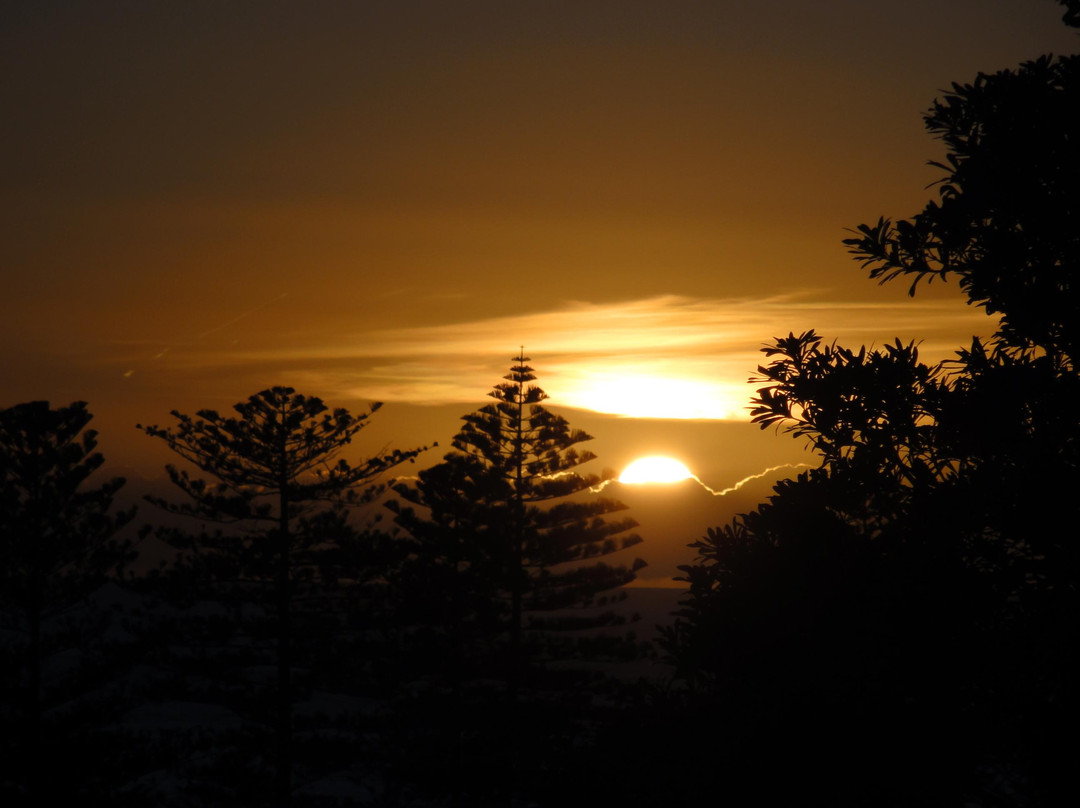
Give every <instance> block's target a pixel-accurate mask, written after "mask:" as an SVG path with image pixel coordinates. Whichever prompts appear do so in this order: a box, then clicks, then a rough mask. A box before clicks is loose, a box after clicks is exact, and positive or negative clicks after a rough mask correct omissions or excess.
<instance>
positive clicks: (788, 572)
mask: <svg viewBox="0 0 1080 808" xmlns="http://www.w3.org/2000/svg"><path fill="white" fill-rule="evenodd" d="M1070 8H1072V6H1070ZM1067 19H1068V17H1067ZM1078 108H1080V58H1078V57H1075V56H1072V57H1064V58H1058V59H1053V58H1051V57H1043V58H1040V59H1038V60H1036V61H1034V62H1029V63H1026V64H1024V65H1022V66H1021V67H1020V68H1018V69H1016V70H1011V71H1001V72H999V73H996V74H994V75H980V76H979V77H978V78H977V79H976V80H975V81H974V82H973V83H971V84H965V85H960V84H955V85H953V89H952V91H951V92H950V93H949V94H947V95H946V96H945V97H944V98H943V99H941V100H939V101H937V102H936V103H935V105H934V107H933V108H932V109H931V111H930V113H929V114H928V116H927V117H926V123H927V127H928V129H929V130H930V131H931V132H932V133H934V134H935V135H937V136H938V137H940V138H941V139H942V140H943V142H944V143H945V145H946V147H947V148H948V153H947V155H946V158H945V160H944V161H943V162H941V163H938V164H937V165H938V166H939V167H940V168H941V169H942V170H943V172H944V174H945V176H944V177H943V178H942V180H941V182H940V184H939V197H938V199H937V200H935V201H932V202H930V203H929V204H928V205H927V206H926V208H925V209H924V210H923V211H922V212H921V213H919V214H917V215H916V216H915V217H913V218H912V219H910V220H902V221H899V222H896V223H893V222H891V221H889V220H887V219H880V220H879V221H878V222H877V224H875V225H863V226H860V227H859V228H858V230H857V234H856V236H855V237H854V238H851V239H848V240H847V242H846V243H847V244H848V245H849V247H850V248H851V251H852V253H853V254H854V255H855V256H856V258H858V259H859V260H860V261H861V262H862V263H863V265H864V266H865V267H866V268H867V269H869V270H870V275H871V277H873V278H876V279H879V280H880V281H882V282H885V281H888V280H893V279H897V278H910V279H911V281H912V283H911V292H912V293H914V291H915V289H916V288H917V286H918V283H919V282H920V281H922V280H926V281H929V280H932V279H933V278H949V277H956V278H958V279H959V282H960V288H961V289H962V291H963V292H964V293H965V295H966V296H967V298H968V301H969V302H970V303H972V304H975V305H980V306H983V307H984V308H986V310H987V312H988V313H990V314H995V315H1000V318H1001V319H1000V326H998V327H997V328H996V330H995V333H994V334H993V336H992V337H991V338H990V339H989V340H987V341H983V340H980V339H975V340H974V341H973V343H972V345H971V347H970V348H968V349H965V350H961V351H960V352H958V354H957V358H956V359H955V360H953V361H950V362H946V363H942V364H939V365H926V364H925V363H922V362H920V361H919V359H918V354H917V351H916V349H915V347H914V345H912V344H908V345H905V344H902V343H900V342H897V343H895V344H894V345H887V346H885V347H884V348H882V349H879V350H867V349H865V348H862V349H859V350H857V351H856V350H851V349H847V348H842V347H839V346H836V345H826V344H824V343H823V342H822V340H821V338H820V337H819V336H818V335H817V334H815V333H814V332H812V331H811V332H807V333H804V334H801V335H798V336H796V335H794V334H792V335H789V336H788V337H786V338H778V339H776V340H775V341H774V343H773V344H772V345H771V346H769V347H767V348H766V349H764V350H765V353H766V355H767V356H769V357H770V358H771V359H772V361H771V362H770V363H769V364H767V365H764V366H762V367H760V368H759V369H758V374H759V375H758V376H757V377H756V378H755V379H753V380H752V381H758V382H761V383H763V384H764V386H762V387H761V388H760V389H759V390H758V395H757V397H756V398H755V399H754V401H753V403H754V409H753V417H754V420H755V421H756V422H757V423H759V424H760V425H761V426H762V428H767V427H770V426H775V427H778V428H781V429H783V430H785V431H787V432H790V433H792V434H793V435H795V436H797V437H804V438H806V439H808V440H809V442H810V445H811V446H812V447H813V448H814V450H815V451H816V452H817V453H818V455H819V456H820V459H821V465H820V467H819V468H817V469H814V470H812V471H809V472H806V473H804V474H800V475H799V476H798V478H796V479H794V480H785V481H782V482H780V483H778V484H777V486H776V487H775V491H774V495H773V496H772V497H771V498H770V500H769V502H767V503H765V504H762V505H760V506H758V507H757V508H756V509H754V510H753V511H751V512H750V513H747V514H744V515H742V516H740V517H738V518H736V519H735V521H734V522H732V523H731V524H729V525H726V526H724V527H721V528H718V529H715V530H709V531H708V534H707V535H706V536H705V537H704V538H703V539H702V540H701V541H699V542H698V543H697V544H696V545H694V546H695V547H696V548H697V550H698V553H699V555H698V559H697V561H696V562H695V563H694V564H693V565H690V566H688V567H684V568H683V572H684V575H685V580H686V581H687V582H688V583H689V585H690V589H689V592H688V593H687V597H686V598H685V600H684V601H683V604H682V609H681V611H680V613H679V620H678V621H677V622H676V624H675V626H674V627H672V628H671V629H670V630H669V631H668V632H667V633H666V635H665V638H664V644H665V648H666V650H667V652H668V654H669V655H670V658H671V659H672V661H674V662H675V663H676V664H677V666H679V670H680V673H681V674H682V675H683V676H684V678H686V679H687V680H688V681H690V682H692V683H694V684H695V686H697V687H698V688H701V691H702V692H704V693H708V694H711V696H710V698H712V699H714V700H715V703H718V704H721V705H722V707H720V709H723V710H725V711H726V712H725V714H726V715H727V716H728V718H729V719H730V720H732V721H735V722H736V723H737V726H739V727H741V728H742V731H745V732H746V735H743V736H742V737H741V738H740V741H739V744H740V747H741V748H742V749H746V748H752V747H753V745H754V743H755V742H757V743H766V740H765V739H766V738H783V739H785V741H784V742H783V744H782V745H780V746H776V747H774V748H773V751H774V753H776V754H783V753H786V761H787V763H788V764H789V765H794V766H798V767H799V770H800V771H801V773H802V775H801V776H802V777H803V783H804V785H805V784H806V783H814V784H816V786H815V787H817V788H820V789H831V791H830V793H831V794H833V796H834V801H835V802H840V801H844V800H847V801H855V802H863V803H864V802H866V801H867V800H868V799H869V800H870V801H873V802H875V803H877V804H881V803H882V802H893V803H901V804H903V803H910V802H912V801H916V802H918V801H922V798H923V797H925V796H926V795H927V794H930V793H932V794H934V799H935V800H936V801H940V802H956V803H959V802H963V801H965V800H967V801H976V802H980V803H987V802H991V803H992V802H994V801H995V800H997V801H1003V800H1007V801H1009V802H1017V801H1018V802H1020V803H1022V804H1023V803H1027V804H1037V803H1039V804H1041V801H1044V800H1047V801H1048V803H1047V804H1049V802H1053V800H1054V795H1056V794H1058V793H1061V792H1060V789H1061V788H1062V787H1063V786H1064V781H1063V778H1064V777H1066V776H1068V775H1067V772H1068V771H1069V764H1068V753H1067V752H1066V751H1065V748H1064V747H1063V746H1061V745H1060V744H1056V743H1050V742H1048V741H1047V739H1048V738H1050V737H1055V735H1056V734H1057V733H1058V732H1059V731H1063V728H1064V727H1065V726H1066V725H1071V723H1072V722H1074V721H1075V719H1076V717H1077V714H1078V711H1077V703H1076V697H1075V681H1076V674H1077V670H1076V668H1075V665H1074V663H1072V662H1071V661H1070V660H1069V658H1068V657H1067V655H1066V654H1065V653H1064V652H1063V650H1062V649H1064V648H1066V647H1071V646H1073V645H1075V643H1076V640H1077V626H1078V625H1080V600H1078V598H1077V591H1078V586H1080V563H1078V562H1080V555H1078V553H1077V549H1076V542H1075V541H1074V540H1073V533H1075V531H1074V530H1072V528H1069V527H1066V526H1069V525H1075V524H1076V523H1077V520H1078V519H1080V510H1078V509H1077V507H1076V498H1075V491H1076V489H1077V486H1078V484H1080V429H1078V426H1077V423H1078V422H1077V419H1076V412H1075V403H1074V402H1075V401H1076V400H1077V396H1078V394H1080V373H1078V369H1077V366H1076V357H1077V349H1078V340H1077V334H1078V332H1077V323H1080V316H1078V315H1080V310H1078V309H1080V298H1078V297H1077V289H1076V284H1075V282H1074V278H1075V275H1076V273H1077V272H1078V271H1080V152H1078V151H1077V149H1076V143H1077V141H1078V139H1080V117H1078V116H1077V115H1076V109H1078ZM824 724H828V725H830V726H832V727H833V731H834V732H835V733H836V736H837V737H840V738H848V739H850V740H849V741H847V742H845V743H843V745H841V746H836V745H834V746H832V747H831V748H830V752H829V755H828V756H826V755H819V754H813V753H812V751H811V747H810V746H808V745H807V742H808V740H809V738H808V734H807V733H806V728H809V727H816V726H821V725H824ZM943 739H948V740H943ZM915 749H918V750H919V751H918V752H917V753H916V752H914V750H915ZM837 758H839V759H841V760H843V761H844V766H845V769H846V770H848V771H854V772H857V775H856V776H854V777H850V776H843V777H842V776H841V775H839V774H836V773H834V772H833V770H832V769H831V768H830V763H829V761H830V760H831V759H837ZM744 760H746V759H744ZM747 763H748V766H747V769H746V771H752V772H757V773H758V774H760V772H759V771H758V770H756V769H754V768H753V766H752V764H749V761H748V760H747ZM912 770H918V771H919V772H920V776H919V777H918V778H911V777H910V776H909V775H910V772H911V771H912ZM836 789H841V790H840V791H837V790H836ZM869 789H873V791H872V792H871V791H869ZM870 793H873V794H874V797H872V798H871V797H869V796H868V794H870Z"/></svg>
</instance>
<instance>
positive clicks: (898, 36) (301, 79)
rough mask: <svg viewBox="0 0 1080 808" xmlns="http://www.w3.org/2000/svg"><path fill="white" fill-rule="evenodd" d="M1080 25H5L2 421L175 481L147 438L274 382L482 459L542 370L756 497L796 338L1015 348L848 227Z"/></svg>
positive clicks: (941, 349)
mask: <svg viewBox="0 0 1080 808" xmlns="http://www.w3.org/2000/svg"><path fill="white" fill-rule="evenodd" d="M1060 14H1061V10H1060V8H1059V7H1058V6H1057V5H1056V4H1054V3H1053V2H1050V0H945V1H944V2H941V0H938V1H937V2H929V1H927V2H923V1H922V0H918V1H917V2H908V3H904V4H903V6H902V9H901V8H900V7H898V6H896V5H895V4H887V5H877V4H866V3H861V2H855V1H854V0H832V1H830V2H822V3H814V4H808V3H795V2H776V3H769V4H750V3H743V2H738V3H736V2H686V3H684V2H673V3H644V2H635V3H630V2H618V3H615V2H612V3H601V2H573V3H571V2H553V3H472V2H463V3H443V2H407V3H366V2H361V3H346V2H327V3H321V2H313V3H303V4H300V3H286V2H258V3H254V2H251V3H247V2H230V3H209V2H207V3H185V4H178V3H177V4H156V3H153V4H152V3H141V2H118V1H117V0H101V1H100V2H93V3H89V2H87V3H70V2H49V1H47V0H46V1H45V2H33V3H30V2H22V1H21V0H16V2H10V3H5V4H4V5H3V8H2V9H0V102H2V103H3V108H4V109H5V116H4V122H3V123H2V124H0V148H2V150H3V154H4V159H3V163H2V169H0V170H2V175H0V178H2V181H0V221H2V223H3V224H2V227H3V238H2V239H0V245H2V246H0V271H2V273H3V288H4V291H3V295H2V296H0V406H9V405H11V404H14V403H17V402H19V401H25V400H30V399H48V400H50V401H52V402H53V403H54V404H57V405H59V404H66V403H69V402H70V401H73V400H86V401H88V402H89V405H90V410H91V412H93V413H95V415H96V418H95V422H94V425H95V426H96V427H97V428H99V429H100V430H101V432H102V439H101V448H102V450H103V451H104V452H105V454H106V456H107V458H109V459H111V460H115V461H116V462H117V463H119V464H120V465H121V466H124V467H131V468H140V469H143V470H144V472H143V473H145V474H147V475H150V474H152V472H151V471H150V470H149V469H151V468H160V463H161V462H164V460H165V459H167V458H164V459H163V458H162V456H161V455H160V453H159V451H158V450H156V449H155V447H148V446H147V445H146V444H147V443H148V441H147V439H146V438H145V436H142V435H141V434H139V433H137V432H136V430H135V429H134V424H135V423H137V422H143V423H163V422H165V421H167V419H168V415H167V414H168V412H169V410H171V409H174V408H176V409H180V410H181V411H185V412H193V411H194V410H196V409H199V408H203V407H213V408H218V409H225V408H227V407H228V406H229V405H230V404H232V403H234V402H236V401H240V400H242V399H245V398H246V397H247V396H248V395H250V394H252V393H254V392H256V391H257V390H260V389H263V388H265V387H267V386H269V385H272V384H287V385H290V386H293V387H296V388H297V389H298V390H300V391H301V392H304V393H306V394H310V395H319V396H322V397H324V398H325V399H326V400H327V402H328V403H330V404H332V405H335V406H348V407H352V408H359V407H360V406H361V404H362V402H365V401H371V400H382V401H385V402H386V404H387V406H386V407H385V408H384V410H383V411H381V412H380V413H379V414H378V416H376V418H377V419H381V420H383V421H384V422H385V429H380V430H373V438H372V439H373V440H375V441H382V442H391V443H393V444H394V445H397V446H400V447H403V448H404V447H408V446H415V445H419V444H425V443H432V442H433V441H439V442H441V443H442V444H443V445H444V446H445V445H446V444H448V443H449V439H450V437H451V436H452V434H453V432H454V430H455V429H456V425H455V419H456V416H457V415H460V414H462V413H463V412H466V411H468V410H469V409H471V408H472V407H473V406H475V405H476V404H480V403H483V401H484V394H485V393H486V391H487V390H488V389H490V388H491V386H492V385H493V384H494V383H495V382H496V381H498V379H499V378H500V377H501V375H502V374H503V373H504V372H505V371H506V368H507V367H508V366H509V364H510V362H509V359H510V357H511V356H513V355H514V354H515V353H516V352H517V350H518V346H520V345H524V346H525V351H526V353H527V354H528V355H529V356H531V357H532V359H533V363H532V364H533V365H534V366H535V367H536V368H537V371H538V375H539V382H540V384H541V385H542V386H543V387H544V388H545V389H546V390H547V391H548V393H549V394H550V395H551V396H552V398H551V402H550V403H552V404H554V405H556V406H562V407H572V408H576V409H573V410H568V411H567V414H568V415H569V416H570V418H571V421H572V423H575V425H576V424H577V423H578V422H579V421H580V420H582V419H583V420H584V422H585V423H582V425H583V426H584V425H586V424H587V428H589V429H590V431H592V432H593V433H594V434H595V435H597V439H598V444H597V447H595V450H596V451H597V452H598V453H599V454H600V455H601V463H603V464H605V465H612V466H616V467H617V466H618V465H619V464H621V463H624V462H628V461H629V460H630V459H633V456H635V455H636V454H640V453H645V452H648V451H650V450H653V449H655V447H656V446H658V445H660V446H661V447H665V446H666V447H672V446H674V447H675V448H674V449H671V448H668V449H667V450H668V451H682V452H683V453H684V455H686V454H692V455H694V457H687V456H684V457H682V458H681V459H682V460H684V461H685V462H687V463H688V465H691V468H692V470H693V471H694V472H695V473H697V474H699V475H700V476H701V477H702V479H703V480H706V481H707V482H708V484H709V485H710V486H713V487H714V488H717V489H720V488H723V487H725V486H727V485H729V484H731V483H732V482H734V481H735V480H737V479H740V478H741V477H742V476H745V474H749V473H753V469H754V468H757V469H761V468H765V467H766V466H768V465H772V464H773V462H774V461H776V460H778V451H777V450H774V449H773V448H771V445H767V441H770V440H772V441H776V440H781V439H777V438H775V437H773V436H771V435H760V434H759V433H757V432H756V431H755V430H753V429H752V428H749V427H748V426H747V425H746V424H745V423H731V422H739V421H743V422H745V420H746V418H747V414H746V406H747V403H748V400H749V398H750V396H751V395H752V394H753V387H752V386H750V385H747V383H746V380H747V378H748V377H749V376H750V375H752V373H753V371H754V367H755V366H756V364H757V363H758V362H759V360H760V354H758V349H759V348H760V347H761V345H762V344H763V343H765V342H767V341H769V340H770V339H771V338H772V337H774V336H779V335H783V334H786V333H787V332H789V331H794V332H796V333H797V332H799V331H801V330H805V329H808V328H815V329H816V330H817V331H818V333H820V334H822V335H823V336H824V337H825V338H826V339H827V340H833V339H836V340H838V341H839V342H841V343H844V344H859V343H864V342H867V343H869V342H874V343H876V344H881V343H882V342H885V341H891V340H892V339H894V338H900V339H902V340H904V341H905V342H906V341H908V340H912V339H915V340H923V343H922V351H923V354H924V355H925V356H926V357H927V358H929V359H933V360H937V359H943V358H947V357H948V356H950V355H951V353H952V352H953V351H954V350H955V349H956V348H958V347H960V346H961V345H962V344H964V343H966V342H970V339H971V336H972V335H974V334H983V335H986V334H989V333H990V332H991V331H992V330H993V327H992V324H990V323H989V322H988V321H987V320H986V318H985V317H983V316H982V314H981V313H980V312H979V311H977V310H973V309H971V308H969V307H967V306H965V305H964V303H963V300H962V298H961V297H960V295H959V293H958V292H957V290H956V289H955V288H948V287H946V288H941V287H938V286H935V287H932V288H930V289H928V290H924V291H923V292H922V293H920V295H919V296H918V297H916V298H915V299H914V300H911V299H909V298H908V297H907V296H906V288H904V287H903V286H902V285H895V286H888V287H884V288H882V287H878V286H876V285H875V284H874V283H872V282H870V281H868V280H866V278H865V273H863V272H862V271H861V270H860V269H859V267H858V265H857V264H855V263H854V262H853V261H851V260H850V258H849V257H848V256H847V255H846V253H845V249H844V247H843V245H842V244H841V240H842V239H843V238H844V237H845V236H846V235H847V234H846V233H845V228H851V227H854V226H856V225H858V224H860V223H863V222H869V221H875V220H876V219H877V217H878V216H879V215H886V216H892V217H903V216H909V215H911V214H913V213H915V212H916V211H917V210H918V209H919V208H921V206H922V205H923V203H924V202H925V201H926V199H927V198H928V197H929V195H930V194H931V193H932V190H928V189H927V188H926V186H927V185H928V184H929V183H931V182H933V180H934V179H935V176H936V175H935V172H934V170H933V169H931V168H928V167H927V166H926V162H927V161H928V160H930V159H935V158H938V157H940V156H941V153H940V147H939V145H938V144H937V143H935V142H934V141H932V140H931V139H930V138H929V137H928V136H927V135H926V134H925V132H924V131H923V128H922V121H921V114H922V112H923V111H925V110H926V108H927V107H928V106H929V105H930V103H931V101H932V100H933V99H934V97H936V96H937V95H938V94H939V91H940V90H941V89H943V88H947V87H948V85H949V84H950V82H952V81H968V80H970V79H972V78H974V76H975V74H976V73H977V72H978V71H980V70H982V71H993V70H997V69H1001V68H1007V67H1011V66H1013V65H1015V64H1017V63H1019V62H1020V61H1023V60H1025V59H1029V58H1033V57H1035V56H1037V55H1039V54H1041V53H1044V52H1058V53H1061V52H1071V51H1073V50H1075V44H1076V38H1075V35H1074V33H1073V32H1071V31H1069V29H1067V28H1065V27H1064V26H1063V25H1061V23H1060ZM395 407H396V408H397V413H396V414H392V413H393V412H394V410H395ZM452 413H456V415H451V414H452ZM575 413H576V415H575ZM603 414H607V415H603ZM615 415H618V416H662V417H663V418H664V419H670V418H683V419H685V418H690V419H697V420H693V421H692V422H690V423H687V424H684V425H683V426H681V427H680V426H678V424H677V423H676V422H673V421H670V420H659V421H656V420H652V419H642V418H625V417H622V418H615V417H613V416H615ZM373 423H374V422H373ZM725 423H726V424H727V426H722V425H721V424H725ZM390 430H394V433H393V434H389V431H390ZM665 430H666V431H665ZM665 435H667V436H668V437H664V436H665ZM690 435H692V437H689V436H690ZM736 435H738V436H740V437H738V438H737V439H736V437H735V436H736ZM601 439H603V440H601ZM755 441H756V442H755ZM380 445H382V444H380ZM601 447H602V449H601ZM679 447H682V448H681V449H680V448H679ZM605 451H606V452H607V453H608V454H607V455H605V454H604V452H605ZM784 452H787V453H788V455H787V456H791V457H794V456H795V455H794V454H792V453H795V452H801V449H800V448H799V447H789V446H787V444H785V449H784V450H783V452H779V454H783V453H784ZM734 454H737V455H738V460H737V461H735V460H732V459H731V457H730V455H734ZM436 458H437V455H436V456H433V457H432V458H431V459H432V460H434V459H436ZM699 458H700V459H699ZM710 458H711V460H710ZM721 458H723V460H721ZM802 459H805V455H803V456H802ZM693 462H697V463H698V465H697V466H696V467H695V466H694V465H692V463H693ZM702 464H705V465H706V466H707V467H703V465H702ZM709 464H711V465H709ZM725 464H726V465H725ZM709 474H713V475H716V477H719V478H721V479H709V478H707V476H706V475H709Z"/></svg>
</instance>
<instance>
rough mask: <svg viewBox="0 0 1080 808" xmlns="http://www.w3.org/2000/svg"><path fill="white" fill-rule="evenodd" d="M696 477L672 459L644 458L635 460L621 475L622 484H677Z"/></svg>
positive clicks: (659, 457)
mask: <svg viewBox="0 0 1080 808" xmlns="http://www.w3.org/2000/svg"><path fill="white" fill-rule="evenodd" d="M693 476H694V475H693V474H691V473H690V469H688V468H687V467H686V466H684V465H683V464H682V463H680V462H679V461H678V460H675V459H674V458H671V457H661V456H653V457H642V458H639V459H637V460H635V461H634V462H633V463H631V464H630V465H629V466H627V467H626V468H625V469H623V473H622V474H620V475H619V482H620V483H630V484H636V483H677V482H679V481H680V480H686V479H689V478H690V477H693Z"/></svg>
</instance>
